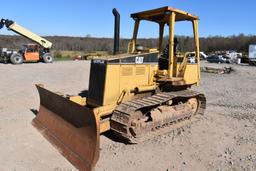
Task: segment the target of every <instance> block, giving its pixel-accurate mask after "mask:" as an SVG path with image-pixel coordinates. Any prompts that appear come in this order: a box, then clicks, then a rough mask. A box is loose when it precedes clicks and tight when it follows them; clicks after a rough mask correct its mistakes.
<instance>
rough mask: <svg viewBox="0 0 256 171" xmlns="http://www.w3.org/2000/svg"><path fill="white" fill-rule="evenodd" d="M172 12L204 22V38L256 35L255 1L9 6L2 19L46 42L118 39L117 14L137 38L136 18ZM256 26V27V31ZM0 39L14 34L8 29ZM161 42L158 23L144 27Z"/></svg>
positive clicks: (124, 33) (95, 0) (51, 1)
mask: <svg viewBox="0 0 256 171" xmlns="http://www.w3.org/2000/svg"><path fill="white" fill-rule="evenodd" d="M163 6H171V7H174V8H178V9H181V10H184V11H187V12H189V13H191V14H194V15H196V16H199V18H200V21H199V34H200V36H201V37H207V36H216V35H219V36H230V35H238V34H240V33H243V34H246V35H248V34H256V20H255V18H256V12H255V6H256V1H254V0H43V1H37V0H24V1H22V0H8V1H7V0H3V1H2V2H1V7H2V8H1V10H0V18H4V19H11V20H13V21H15V22H17V23H18V24H20V25H22V26H24V27H26V28H28V29H29V30H31V31H33V32H35V33H37V34H39V35H42V36H56V35H57V36H79V37H80V36H82V37H85V36H86V35H90V36H92V37H113V25H114V18H113V14H112V9H113V8H117V10H118V11H119V13H120V15H121V37H122V38H131V36H132V31H133V25H134V21H133V20H132V19H131V18H130V14H131V13H135V12H140V11H145V10H149V9H154V8H159V7H163ZM254 26H255V27H254ZM0 34H14V33H12V32H11V31H7V30H6V29H5V28H4V29H2V30H0ZM175 34H177V35H192V27H191V23H188V22H186V23H178V24H177V25H176V27H175ZM157 36H158V26H157V25H156V24H155V23H145V22H143V23H141V27H140V31H139V34H138V37H144V38H152V37H157Z"/></svg>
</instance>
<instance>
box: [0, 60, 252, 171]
mask: <svg viewBox="0 0 256 171" xmlns="http://www.w3.org/2000/svg"><path fill="white" fill-rule="evenodd" d="M89 66H90V65H89V62H87V61H80V62H78V61H72V62H56V63H54V64H43V63H38V64H23V65H19V66H14V65H11V64H8V65H4V64H0V72H1V75H0V80H1V82H0V90H1V93H0V99H1V103H0V116H1V117H0V149H1V153H0V154H1V155H0V170H1V171H2V170H39V171H41V170H57V171H59V170H75V168H74V167H73V166H72V165H71V164H70V163H69V162H68V161H67V160H66V159H65V158H64V157H62V156H61V155H60V154H59V152H58V151H57V150H56V149H55V148H54V147H53V146H52V145H51V144H50V143H48V142H47V141H46V140H45V139H44V138H43V137H42V136H41V134H40V133H38V132H37V130H36V129H34V127H33V126H32V125H31V120H32V119H33V118H34V117H35V115H34V114H33V113H32V112H31V109H37V108H38V106H39V97H38V94H37V91H36V88H35V86H34V84H35V83H42V84H45V85H46V87H47V88H48V89H50V90H53V91H61V92H65V93H68V94H77V93H79V92H80V91H82V90H84V89H87V87H88V78H89ZM202 66H218V67H223V66H225V64H219V65H218V64H208V63H205V62H202ZM229 66H232V67H233V68H234V70H235V71H234V72H233V73H231V74H223V75H216V74H210V73H202V75H201V77H202V80H201V85H200V86H199V87H194V88H193V89H195V90H198V91H201V92H203V93H205V95H206V96H207V110H206V112H205V115H204V116H203V118H202V120H201V121H199V122H196V123H194V124H193V125H192V126H190V128H186V129H185V130H183V131H180V132H178V135H173V134H166V135H163V136H160V137H157V138H155V139H152V140H150V141H147V142H144V143H141V144H138V145H125V144H123V143H119V142H115V141H112V140H111V139H109V138H107V137H106V136H104V135H102V136H101V142H100V144H101V152H100V154H101V156H100V159H99V162H98V163H97V165H96V168H95V170H96V171H98V170H99V171H101V170H106V171H108V170H110V171H112V170H130V171H135V170H152V171H155V170H163V171H167V170H252V171H253V170H256V136H255V135H256V86H255V85H256V77H255V72H256V67H249V66H237V65H229Z"/></svg>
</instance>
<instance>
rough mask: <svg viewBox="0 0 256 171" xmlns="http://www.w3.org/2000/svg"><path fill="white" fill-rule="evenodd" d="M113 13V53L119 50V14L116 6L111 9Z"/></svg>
mask: <svg viewBox="0 0 256 171" xmlns="http://www.w3.org/2000/svg"><path fill="white" fill-rule="evenodd" d="M112 13H113V15H114V16H115V29H114V51H113V53H114V55H116V54H117V53H118V52H119V40H120V14H119V12H118V11H117V9H116V8H113V10H112Z"/></svg>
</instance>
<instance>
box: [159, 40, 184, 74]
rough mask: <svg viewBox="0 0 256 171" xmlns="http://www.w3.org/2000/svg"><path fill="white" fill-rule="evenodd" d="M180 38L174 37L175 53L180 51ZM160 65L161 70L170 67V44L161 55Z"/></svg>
mask: <svg viewBox="0 0 256 171" xmlns="http://www.w3.org/2000/svg"><path fill="white" fill-rule="evenodd" d="M178 44H179V42H178V39H177V38H176V37H175V38H174V54H175V53H177V52H178ZM158 67H159V69H160V70H168V67H169V44H167V45H166V47H165V48H164V50H163V54H162V55H161V56H160V57H159V60H158Z"/></svg>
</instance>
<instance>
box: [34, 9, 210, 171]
mask: <svg viewBox="0 0 256 171" xmlns="http://www.w3.org/2000/svg"><path fill="white" fill-rule="evenodd" d="M113 14H114V15H115V21H116V22H115V23H116V25H115V38H114V50H115V51H114V53H115V55H113V56H107V57H106V59H94V60H92V61H91V68H90V81H89V89H88V93H87V96H86V97H82V96H63V95H59V94H57V93H54V92H51V91H49V90H47V89H46V88H44V86H43V85H37V89H38V91H39V95H40V108H39V112H38V114H37V116H36V118H35V119H34V120H33V124H34V126H35V127H36V128H38V129H39V130H40V132H42V133H43V135H44V136H45V137H46V138H47V139H48V140H49V141H50V142H51V143H53V144H54V145H55V146H57V147H58V149H59V150H60V152H61V153H62V154H63V155H64V156H65V157H66V158H67V159H68V160H69V161H70V162H71V163H72V164H73V165H74V166H75V167H76V168H78V169H79V170H91V169H92V168H93V167H94V166H95V164H96V163H97V161H98V159H99V145H100V135H101V134H102V133H104V132H106V131H109V130H111V131H112V132H113V133H114V134H116V135H117V136H118V137H119V138H120V139H122V140H123V141H124V142H128V143H140V142H142V141H145V140H148V139H151V138H156V136H159V135H161V134H164V133H168V132H170V131H172V130H175V129H178V128H180V127H184V126H186V125H187V124H190V123H192V122H193V121H194V120H198V117H199V116H200V115H202V114H203V113H204V109H205V107H206V98H205V96H204V94H202V93H199V92H196V91H193V90H191V89H190V88H191V86H193V85H198V84H199V81H200V64H199V62H200V55H199V52H200V51H199V38H198V20H199V18H198V17H197V16H194V15H191V14H189V13H187V12H184V11H181V10H178V9H174V8H171V7H162V8H158V9H153V10H148V11H143V12H139V13H134V14H131V18H133V20H134V21H135V26H134V32H133V37H132V39H131V42H130V43H129V45H128V52H127V53H125V54H119V53H118V49H119V45H118V44H119V37H118V35H119V20H120V15H119V13H118V11H117V10H115V9H114V10H113ZM141 21H149V22H153V23H155V24H157V25H158V26H159V41H158V42H159V44H158V48H154V49H153V48H146V47H143V46H142V45H138V44H137V34H138V30H139V25H140V22H141ZM182 21H188V22H191V24H192V28H193V29H192V30H193V33H194V44H195V53H196V55H195V57H194V59H193V60H191V59H188V58H189V57H188V55H186V53H185V54H184V55H180V54H179V55H178V53H177V51H176V46H177V39H176V38H175V36H174V26H175V23H176V22H182ZM165 28H168V29H167V30H168V33H169V38H168V42H169V43H168V46H167V47H166V48H163V35H164V29H165ZM191 61H192V62H191ZM199 118H200V117H199Z"/></svg>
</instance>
